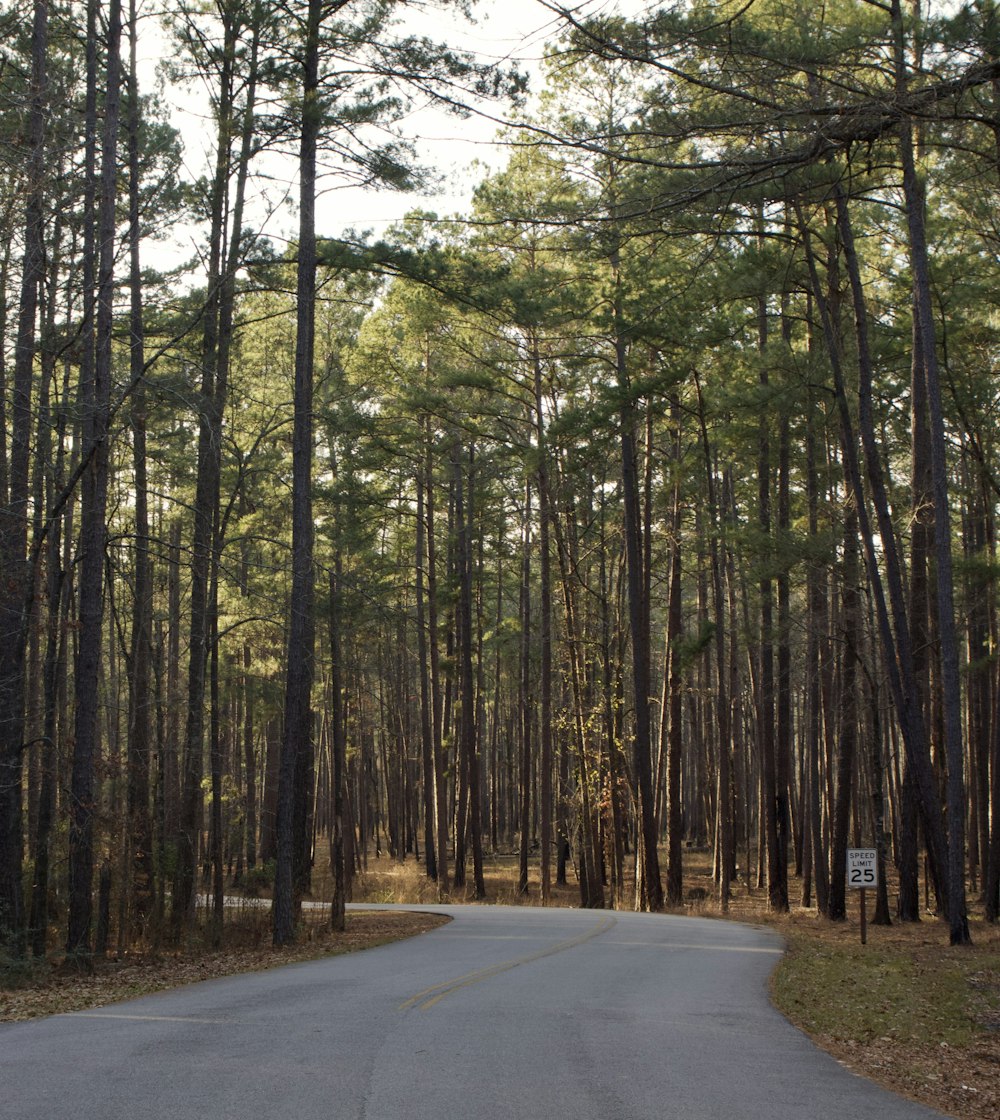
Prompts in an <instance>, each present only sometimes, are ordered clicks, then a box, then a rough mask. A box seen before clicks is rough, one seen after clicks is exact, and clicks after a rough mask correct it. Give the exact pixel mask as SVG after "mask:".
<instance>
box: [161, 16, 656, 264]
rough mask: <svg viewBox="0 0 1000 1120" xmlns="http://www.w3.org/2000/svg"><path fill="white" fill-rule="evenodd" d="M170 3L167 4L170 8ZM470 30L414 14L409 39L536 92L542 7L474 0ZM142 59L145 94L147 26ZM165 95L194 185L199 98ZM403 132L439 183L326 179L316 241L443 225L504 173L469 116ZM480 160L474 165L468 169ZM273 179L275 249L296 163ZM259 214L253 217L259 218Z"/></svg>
mask: <svg viewBox="0 0 1000 1120" xmlns="http://www.w3.org/2000/svg"><path fill="white" fill-rule="evenodd" d="M168 4H169V0H168ZM646 6H648V5H647V4H645V3H642V2H641V0H582V2H580V3H579V6H578V10H579V11H586V12H588V13H594V12H597V11H602V10H614V9H622V10H630V11H636V10H638V9H640V8H644V7H646ZM475 19H476V23H475V24H470V23H467V22H466V21H465V20H463V19H462V18H461V17H459V16H457V15H450V16H443V15H442V14H440V13H439V12H436V11H432V10H425V11H423V12H416V13H414V15H413V16H412V18H411V19H410V21H409V24H408V26H409V27H411V28H412V30H413V31H414V32H415V33H418V34H424V35H427V36H429V37H431V38H433V39H437V40H440V41H442V42H445V43H447V44H448V45H449V46H451V47H454V48H457V49H463V50H469V51H473V52H475V53H476V54H477V55H479V56H480V57H481V58H483V59H484V60H489V61H498V62H500V61H504V60H510V61H512V62H515V63H517V64H518V65H519V66H520V67H521V68H522V69H525V70H528V71H529V73H530V74H531V88H532V91H533V92H537V91H538V89H539V87H540V86H541V76H540V70H539V62H540V60H541V58H542V56H543V54H544V49H545V44H546V42H547V41H549V40H551V39H553V38H554V37H555V36H556V34H557V31H558V26H559V21H558V20H557V18H556V17H555V16H554V15H553V14H552V12H551V11H549V10H548V9H547V8H546V7H545V6H544V4H543V3H541V2H540V0H479V2H478V4H477V5H476V8H475ZM141 47H142V52H143V54H144V56H145V57H144V58H142V59H141V60H140V82H141V83H142V85H143V88H144V89H145V90H148V89H150V88H151V86H152V83H153V81H154V75H155V67H156V63H157V61H158V60H159V57H160V55H161V53H162V52H163V51H164V50H166V49H168V48H167V46H166V44H165V42H164V40H163V38H162V36H161V34H160V33H159V32H158V31H154V29H153V25H152V21H150V22H149V23H148V24H147V27H146V29H145V30H144V32H143V37H142V41H141ZM165 96H166V99H167V101H168V103H169V104H170V105H171V112H172V119H173V122H174V124H175V126H176V127H177V128H178V129H179V130H180V132H181V135H182V138H183V141H184V149H185V164H186V175H187V177H189V178H194V177H196V176H197V175H199V174H204V173H205V172H206V169H207V167H208V158H209V156H210V151H211V144H212V140H213V135H212V127H211V123H210V121H209V119H208V118H207V116H206V115H205V113H204V112H203V106H204V101H203V95H201V94H200V91H197V90H194V89H186V88H182V87H168V88H167V89H166V90H165ZM485 109H486V111H487V112H490V113H492V114H495V115H500V116H502V115H504V113H505V112H506V111H507V110H505V109H504V107H503V106H497V105H494V106H486V107H485ZM405 128H406V131H407V133H408V134H409V135H410V136H411V137H412V138H413V140H414V141H415V144H416V149H417V157H418V160H419V161H420V162H421V163H422V164H427V165H430V166H432V167H434V168H435V169H436V170H437V171H438V173H439V175H440V176H441V179H440V182H439V184H438V185H437V186H436V187H435V188H434V189H433V191H432V192H431V193H429V194H412V193H401V192H393V191H386V190H381V191H375V190H371V189H361V188H356V187H351V186H346V185H344V184H343V183H338V182H337V181H336V180H335V179H334V178H332V177H328V178H327V179H325V180H323V181H321V183H320V190H321V192H322V193H321V197H320V199H319V201H318V205H317V226H318V232H319V233H320V235H321V236H322V235H326V236H339V235H340V234H342V233H343V232H344V231H345V230H348V229H354V230H358V231H363V230H370V231H372V232H373V233H375V234H376V235H378V234H380V233H381V232H382V231H383V230H384V229H385V227H386V226H387V225H389V224H391V223H392V222H395V221H398V220H399V219H400V218H402V217H403V215H404V214H406V213H407V212H408V211H410V210H413V209H417V208H419V209H422V210H432V211H434V212H436V213H437V214H439V215H440V216H442V217H446V216H449V215H452V214H456V213H460V212H462V211H464V210H465V209H466V208H467V207H468V204H469V202H470V200H471V197H472V191H473V188H474V186H475V184H476V183H477V182H478V181H480V180H481V179H482V178H483V177H484V176H485V175H486V174H487V173H488V171H489V170H491V169H497V168H499V167H502V166H503V164H504V162H505V156H504V154H503V152H502V150H501V149H500V148H498V147H497V146H496V145H495V144H494V143H493V140H494V138H495V136H496V131H497V126H496V124H495V123H493V122H491V121H490V120H488V119H486V118H484V117H481V116H475V115H473V116H472V117H470V118H468V119H464V120H463V119H460V118H457V117H454V116H451V115H448V114H445V113H443V112H441V111H437V110H431V109H427V108H424V109H422V110H418V111H416V112H414V113H412V114H411V115H410V117H409V118H408V120H407V121H406V122H405ZM476 161H478V162H479V163H480V164H481V165H485V166H479V167H473V164H474V163H475V162H476ZM267 171H268V173H269V174H271V175H272V176H273V179H272V185H271V194H272V196H273V198H275V199H278V198H280V197H281V195H282V184H286V185H287V191H288V200H287V201H285V202H284V203H283V204H281V205H280V206H279V208H278V209H277V210H275V212H274V213H273V214H272V215H271V216H270V217H269V218H267V220H266V223H265V226H266V230H265V231H266V233H267V235H268V236H270V237H271V238H272V239H273V240H274V241H275V243H276V245H277V246H278V247H279V249H280V247H281V245H282V244H283V243H284V242H285V240H286V239H288V238H290V237H293V236H294V234H295V229H296V216H295V212H294V206H293V200H294V192H295V188H294V174H295V168H294V160H287V161H285V162H282V163H277V162H276V163H274V164H272V165H269V166H268V168H267ZM260 217H261V215H260V214H257V215H255V218H257V219H258V220H259V219H260ZM198 243H199V231H197V230H195V229H191V228H181V229H178V230H177V231H176V233H175V235H174V244H173V246H171V247H170V248H168V246H167V245H162V246H160V247H159V251H158V252H157V254H156V255H157V257H158V258H160V259H158V260H157V261H156V263H157V264H158V265H159V266H160V267H166V266H167V265H168V263H173V262H179V261H181V260H184V259H186V258H188V257H190V256H191V255H192V253H193V252H195V251H196V249H197V247H198Z"/></svg>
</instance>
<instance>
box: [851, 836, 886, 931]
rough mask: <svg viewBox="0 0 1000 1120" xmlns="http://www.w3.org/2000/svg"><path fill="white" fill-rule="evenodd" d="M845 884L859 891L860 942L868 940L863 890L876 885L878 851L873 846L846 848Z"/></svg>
mask: <svg viewBox="0 0 1000 1120" xmlns="http://www.w3.org/2000/svg"><path fill="white" fill-rule="evenodd" d="M847 885H848V887H850V888H851V889H852V890H859V891H861V944H862V945H865V944H866V943H867V941H868V914H867V912H866V908H865V891H866V890H867V888H868V887H877V886H878V851H877V850H876V849H875V848H848V849H847Z"/></svg>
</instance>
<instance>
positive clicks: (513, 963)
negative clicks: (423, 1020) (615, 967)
mask: <svg viewBox="0 0 1000 1120" xmlns="http://www.w3.org/2000/svg"><path fill="white" fill-rule="evenodd" d="M616 920H617V919H615V918H614V917H612V916H611V915H610V914H609V915H605V916H604V917H603V918H602V919H601V920H600V921H599V922H598V923H597V925H595V926H593V927H592V928H591V929H588V930H587V931H586V933H581V934H580V935H579V936H577V937H571V938H570V939H569V940H568V941H559V942H557V943H556V944H555V945H550V946H549V948H548V949H542V950H540V951H539V952H537V953H528V954H527V955H526V956H523V957H514V958H513V959H512V960H509V961H501V962H500V963H499V964H494V965H490V967H489V968H481V969H479V970H478V971H476V972H467V973H466V974H465V975H464V976H458V977H456V978H455V979H454V980H445V982H444V983H443V984H435V985H434V987H432V988H425V989H424V990H423V991H422V992H417V994H416V995H415V996H410V998H409V999H408V1000H406V1001H405V1002H403V1003H401V1004H400V1005H399V1010H400V1011H410V1010H412V1009H414V1008H418V1009H419V1010H421V1011H427V1010H428V1009H429V1008H431V1007H433V1006H434V1004H436V1003H440V1001H441V1000H443V999H444V997H445V996H450V995H451V993H452V992H457V991H459V990H461V989H462V988H471V987H472V985H473V984H479V983H480V982H481V981H483V980H489V979H490V978H491V977H493V976H499V975H500V973H502V972H509V971H510V970H511V969H513V968H518V967H519V966H520V965H522V964H531V963H532V962H533V961H540V960H542V959H543V958H545V957H551V956H554V955H555V954H556V953H562V952H564V951H565V950H566V949H573V948H575V947H576V946H577V945H583V944H584V943H585V942H587V941H590V940H591V939H592V938H594V937H600V935H601V934H602V933H606V932H607V931H608V930H609V929H611V927H612V926H613V925H614V924H615V922H616Z"/></svg>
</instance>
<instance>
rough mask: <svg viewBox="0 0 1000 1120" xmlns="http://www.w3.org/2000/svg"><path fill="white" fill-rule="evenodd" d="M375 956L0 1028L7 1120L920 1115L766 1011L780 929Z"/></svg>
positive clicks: (690, 1119) (639, 920)
mask: <svg viewBox="0 0 1000 1120" xmlns="http://www.w3.org/2000/svg"><path fill="white" fill-rule="evenodd" d="M411 909H425V910H434V911H439V912H442V911H443V912H445V913H448V914H449V915H451V916H452V917H453V919H454V921H452V922H451V923H450V924H449V925H447V926H443V927H442V928H441V929H438V930H435V931H434V932H432V933H427V934H423V935H421V936H419V937H416V938H413V939H411V940H408V941H402V942H397V943H395V944H393V945H387V946H384V947H382V948H379V949H372V950H369V951H367V952H364V953H356V954H351V955H347V956H341V957H332V958H328V959H326V960H321V961H313V962H310V963H306V964H297V965H289V966H287V967H285V968H280V969H274V970H271V971H269V972H262V973H255V974H251V975H245V976H233V977H229V978H227V979H224V980H213V981H208V982H206V983H203V984H195V985H191V986H189V987H186V988H181V989H177V990H175V991H172V992H164V993H160V994H158V995H154V996H146V997H144V998H142V999H137V1000H133V1001H131V1002H128V1003H120V1004H116V1005H114V1006H112V1007H106V1008H101V1009H99V1010H95V1011H89V1012H79V1013H75V1014H71V1015H58V1016H53V1017H52V1018H49V1019H43V1020H38V1021H35V1022H31V1023H24V1024H11V1025H5V1026H2V1027H0V1117H2V1118H3V1120H230V1118H231V1120H313V1118H317V1120H319V1118H324V1120H325V1118H332V1120H765V1118H766V1120H811V1118H819V1117H827V1116H828V1117H836V1118H844V1120H847V1118H854V1117H859V1116H864V1117H877V1118H878V1120H931V1118H933V1117H937V1116H939V1114H938V1113H935V1112H932V1111H931V1110H929V1109H926V1108H923V1107H921V1106H919V1105H916V1104H912V1103H910V1102H908V1101H904V1100H902V1099H900V1098H898V1097H894V1096H892V1095H891V1094H889V1093H886V1092H884V1091H883V1090H881V1089H878V1088H876V1087H875V1086H873V1085H872V1084H871V1083H869V1082H867V1081H864V1080H862V1079H861V1078H858V1077H856V1076H854V1075H853V1074H851V1073H849V1072H847V1071H846V1070H845V1069H844V1068H843V1067H841V1066H840V1065H838V1064H837V1062H835V1061H834V1060H833V1059H832V1058H830V1057H829V1056H827V1055H826V1054H824V1053H822V1052H821V1051H819V1050H818V1049H816V1048H815V1047H814V1046H813V1045H812V1044H811V1043H810V1042H809V1041H808V1039H806V1037H805V1036H804V1035H802V1034H800V1033H799V1032H798V1031H797V1030H795V1029H794V1028H793V1027H791V1026H789V1024H788V1023H787V1022H786V1021H785V1020H784V1018H782V1016H781V1015H779V1014H778V1013H777V1012H776V1011H775V1010H773V1008H772V1007H771V1006H770V1004H769V1002H768V999H767V991H766V985H767V978H768V976H769V974H770V972H771V970H772V969H773V967H774V965H775V964H776V962H777V959H778V956H779V955H780V953H781V947H780V943H779V941H778V939H777V938H776V937H775V936H774V935H773V934H771V933H769V932H767V931H764V930H759V929H754V928H752V927H749V926H740V925H735V924H730V923H727V922H717V921H710V920H704V919H696V918H682V917H665V916H660V915H645V914H633V913H614V914H611V913H601V912H595V911H583V910H561V909H551V910H542V909H534V908H528V907H503V906H484V907H471V906H466V907H462V906H454V907H431V906H428V907H411Z"/></svg>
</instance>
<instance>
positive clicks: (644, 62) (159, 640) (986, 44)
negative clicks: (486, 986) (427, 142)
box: [0, 0, 1000, 959]
mask: <svg viewBox="0 0 1000 1120" xmlns="http://www.w3.org/2000/svg"><path fill="white" fill-rule="evenodd" d="M480 6H482V7H487V6H489V4H488V0H480ZM540 11H541V12H542V15H543V16H544V17H545V18H546V19H548V20H549V21H550V22H549V24H548V26H549V31H550V38H549V40H548V42H547V45H546V47H545V58H544V61H543V63H542V64H541V66H540V67H539V71H538V75H539V76H538V77H537V78H536V77H532V79H531V81H530V82H529V81H528V78H527V76H526V75H525V74H524V73H522V72H520V70H519V67H518V65H517V64H516V63H512V62H511V61H504V62H498V61H497V58H496V57H488V56H486V55H482V56H479V55H477V54H474V53H470V52H468V51H466V50H464V49H458V48H456V47H454V46H451V45H449V42H448V38H449V36H448V34H447V31H445V32H442V31H441V30H440V28H442V27H444V28H447V27H448V26H449V21H451V22H452V23H453V24H454V25H455V26H458V24H460V23H464V21H466V19H467V18H469V17H470V16H472V17H474V16H475V14H476V9H475V7H472V8H471V9H470V8H469V6H468V5H467V4H465V3H464V2H458V0H456V2H454V3H452V2H449V0H431V2H430V3H428V4H407V3H406V0H167V2H166V4H165V5H164V6H163V7H162V10H160V9H159V8H158V9H157V10H156V11H154V10H153V9H152V8H150V7H149V6H148V5H147V4H144V3H140V2H139V0H9V3H7V4H6V5H5V6H4V8H3V10H2V11H0V166H2V176H0V233H2V237H0V334H2V349H0V409H2V423H0V440H2V443H0V954H2V955H3V956H4V957H5V958H6V959H17V958H22V957H32V956H36V957H42V956H45V955H46V954H48V953H66V954H69V955H77V956H79V957H80V958H82V959H86V958H88V957H89V956H90V955H91V954H100V953H105V952H108V951H109V950H111V949H114V948H115V947H116V946H117V948H118V949H119V950H122V949H123V948H127V947H128V946H130V945H133V944H140V943H143V944H152V943H155V944H170V943H176V942H179V941H181V940H182V939H184V938H185V937H186V936H188V934H189V933H190V931H191V930H192V928H194V926H195V924H196V923H200V924H207V926H208V928H210V929H211V930H212V931H213V936H214V937H215V938H216V939H217V940H221V939H223V938H224V937H225V929H226V921H225V907H226V900H227V898H228V897H229V896H231V895H233V894H238V893H239V892H240V891H241V890H245V889H250V888H253V889H255V890H258V891H264V892H265V894H266V896H267V897H268V898H270V899H272V900H273V901H272V902H270V903H269V906H270V915H271V917H270V921H271V932H272V936H273V940H274V943H275V944H276V945H282V944H286V943H288V942H291V941H293V940H294V939H295V938H296V936H297V932H298V930H299V919H300V908H301V904H302V901H303V899H305V898H308V897H311V896H312V895H313V893H314V891H315V890H316V880H317V878H318V877H321V878H322V881H323V883H324V884H327V886H328V887H329V889H328V890H326V888H324V890H325V891H326V893H325V896H324V901H325V902H327V903H329V909H328V913H329V921H330V922H331V923H332V924H333V926H334V927H335V928H336V927H337V926H338V923H342V922H343V919H344V905H345V902H347V901H350V899H351V896H352V881H353V880H354V878H355V876H356V875H357V874H359V873H360V872H362V871H363V870H364V869H366V868H367V867H368V866H369V865H370V864H373V863H374V862H375V861H378V860H382V861H417V865H418V866H419V868H420V873H421V874H422V875H424V876H426V877H427V879H428V880H430V881H431V883H433V884H434V886H433V888H432V889H433V890H434V892H435V893H434V897H436V898H437V897H440V898H441V899H443V900H444V899H451V900H463V899H469V900H472V899H482V898H485V897H487V895H488V890H487V885H486V878H485V875H484V866H485V865H486V864H488V863H489V861H491V860H495V859H500V858H503V859H506V860H508V861H509V863H510V864H511V866H512V867H513V868H514V870H515V875H516V880H517V890H518V892H519V893H521V894H524V895H526V896H527V897H528V898H529V900H533V901H534V902H536V903H538V902H540V903H543V904H544V903H547V902H549V901H550V900H551V899H552V894H553V890H554V888H555V887H556V886H557V885H559V884H568V886H569V887H571V888H572V890H573V891H574V892H575V895H574V897H575V899H576V901H577V903H578V904H579V905H580V906H584V907H614V908H636V909H643V910H661V909H664V908H669V907H675V906H678V905H680V904H681V903H682V902H683V900H684V898H685V890H686V888H685V871H686V869H687V866H688V861H689V860H690V859H691V858H692V855H693V853H704V858H705V859H707V860H708V861H709V864H710V866H711V874H712V880H711V881H712V882H713V884H714V886H713V888H712V891H711V892H710V893H711V895H712V896H713V897H712V898H710V899H709V900H708V901H709V903H711V905H713V906H714V907H715V908H716V909H717V910H718V911H720V912H722V913H725V912H727V911H728V909H729V907H730V903H731V901H732V900H733V899H734V898H736V897H737V895H740V894H746V893H747V892H755V893H757V894H759V895H760V896H761V897H763V898H766V900H767V905H768V906H769V907H770V908H771V909H773V910H777V911H781V910H786V909H788V907H789V906H790V905H804V906H810V907H816V908H818V910H819V912H820V913H822V914H824V915H826V916H827V917H828V918H830V919H834V920H836V919H840V918H843V917H844V916H845V912H846V907H847V906H848V904H849V900H848V898H847V892H846V888H845V874H844V868H845V861H846V858H847V850H848V848H849V847H862V848H871V849H875V850H876V851H877V859H878V865H879V872H880V873H879V876H878V883H879V888H878V890H877V892H876V894H875V896H874V899H873V905H874V920H875V921H876V922H882V923H889V922H895V921H903V922H907V921H918V920H921V917H923V918H924V920H928V919H930V917H931V915H933V914H936V915H937V916H938V918H939V919H940V937H941V938H942V940H944V939H946V938H947V939H949V940H950V941H951V943H953V944H963V943H966V942H967V941H968V940H969V936H970V934H969V921H968V919H969V916H970V914H972V913H977V914H978V913H983V914H985V917H986V918H987V919H988V920H990V921H996V920H997V918H998V914H1000V659H998V642H1000V583H998V580H1000V558H998V554H997V550H998V540H997V537H998V527H997V520H998V512H1000V438H998V432H1000V428H998V427H997V419H998V410H1000V376H998V377H997V380H996V381H994V376H995V375H998V374H1000V11H998V6H997V4H996V3H995V2H994V0H975V2H972V3H936V4H929V2H928V0H827V2H824V3H812V4H804V3H801V2H797V0H756V2H751V3H749V4H747V3H744V2H741V0H673V2H672V3H669V4H667V5H664V6H659V5H652V6H641V5H634V6H632V7H631V8H628V7H623V8H622V9H621V10H618V9H616V8H614V7H609V6H603V7H601V6H598V5H595V6H592V7H587V6H585V7H584V8H582V9H577V8H562V7H560V6H559V5H558V4H556V3H553V4H546V5H544V6H543V8H542V9H540ZM588 13H589V14H588ZM432 16H433V19H432V18H431V17H432ZM154 29H155V34H156V35H157V36H158V37H159V40H158V41H160V42H162V44H163V48H162V54H163V57H162V61H161V66H160V68H159V71H158V74H157V76H156V77H153V76H152V72H151V71H150V70H149V68H145V69H144V68H143V67H141V66H140V65H139V62H138V59H139V57H140V53H141V51H142V49H143V43H144V42H146V41H148V37H149V36H150V35H151V34H153V33H154ZM171 88H184V89H188V90H191V91H193V93H192V96H194V97H196V98H198V99H199V103H200V104H201V106H202V116H201V128H200V134H199V135H198V136H196V137H195V136H191V135H187V134H183V133H182V132H181V131H180V130H178V128H177V127H176V125H175V123H173V121H172V118H171V113H170V111H169V109H168V106H167V102H166V100H165V97H164V91H165V90H167V89H171ZM427 107H432V108H436V109H437V110H438V111H440V112H441V113H448V114H450V115H451V118H452V119H453V120H454V121H455V125H456V127H458V125H459V123H460V122H461V121H462V120H463V119H468V118H469V116H470V114H471V115H472V116H476V115H477V114H478V115H483V114H485V115H486V116H488V117H489V118H490V119H492V120H495V121H496V122H498V128H499V131H498V133H497V142H498V143H499V144H501V145H502V146H503V147H502V151H503V152H504V155H503V163H502V166H499V169H498V170H493V169H484V170H483V172H482V176H481V180H480V181H479V182H478V183H477V185H476V188H475V193H474V196H473V197H472V200H471V201H470V202H469V204H468V207H467V209H466V210H465V211H464V212H462V213H456V214H437V213H433V212H431V211H430V210H421V209H414V210H412V211H410V212H409V213H407V215H406V216H405V217H404V218H402V219H401V220H399V221H397V222H395V223H393V224H392V225H391V226H388V227H386V228H385V229H383V230H379V232H378V233H367V232H364V231H363V230H360V229H359V230H358V231H357V232H353V233H347V234H345V233H344V232H343V230H344V229H345V228H351V223H352V215H351V214H349V213H343V212H341V213H339V215H338V218H337V224H336V227H335V228H324V227H325V226H330V224H331V220H330V218H329V215H330V213H331V209H330V207H331V198H332V199H333V204H332V205H333V206H334V207H335V206H336V197H337V191H338V190H339V189H340V188H342V187H345V186H347V185H351V186H359V185H360V186H364V187H366V188H367V189H368V190H370V191H372V192H375V191H381V192H389V191H399V190H412V189H414V188H421V187H425V188H428V189H429V188H430V185H431V183H432V179H433V171H434V169H433V167H430V166H428V157H427V154H426V153H425V152H423V151H422V150H421V143H420V139H419V137H414V136H413V135H412V134H408V133H407V131H406V128H405V125H406V122H407V120H408V118H409V117H410V116H411V115H412V114H414V113H416V112H417V111H418V109H422V108H427ZM197 150H201V151H202V152H203V153H204V155H205V158H204V161H203V166H201V165H199V162H198V157H197V156H196V154H195V153H196V151H197ZM279 211H281V212H283V213H284V214H285V215H286V216H287V215H291V218H290V219H289V220H290V221H291V223H292V226H294V230H295V232H294V235H293V236H290V237H288V238H285V239H281V238H278V237H275V236H273V235H272V233H271V230H272V229H273V228H274V223H273V221H272V218H273V215H274V214H275V213H277V212H279ZM289 228H292V227H291V226H290V227H289ZM179 229H184V230H187V231H190V233H189V235H188V237H187V245H188V249H187V251H186V256H187V259H186V260H183V261H182V262H176V261H170V262H169V263H166V262H167V261H168V257H167V256H166V255H165V253H164V250H163V247H164V245H165V244H166V243H167V242H168V241H169V239H170V238H171V237H172V236H173V235H174V234H175V233H176V231H177V230H179ZM317 897H318V896H317Z"/></svg>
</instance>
